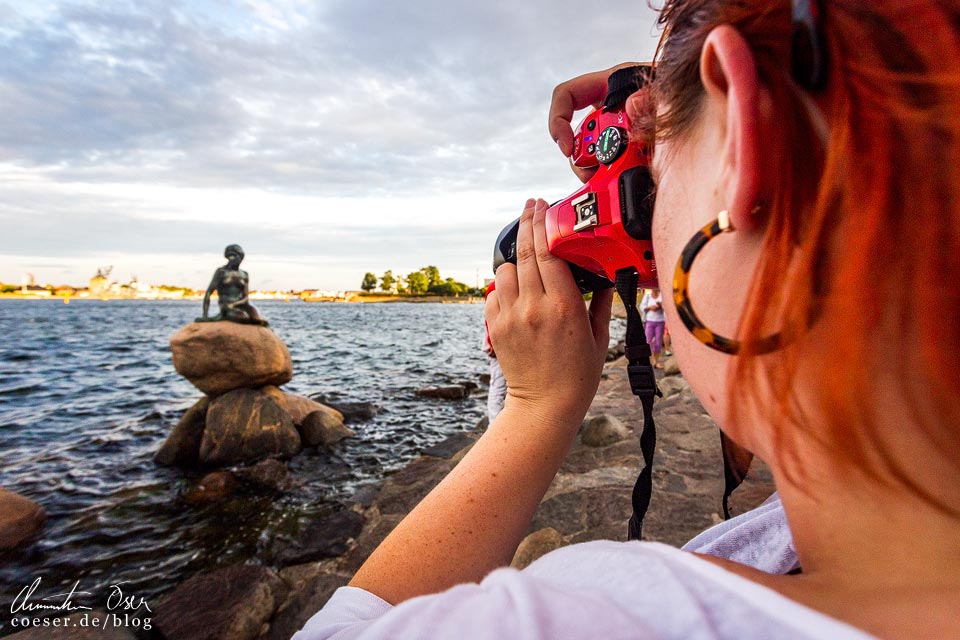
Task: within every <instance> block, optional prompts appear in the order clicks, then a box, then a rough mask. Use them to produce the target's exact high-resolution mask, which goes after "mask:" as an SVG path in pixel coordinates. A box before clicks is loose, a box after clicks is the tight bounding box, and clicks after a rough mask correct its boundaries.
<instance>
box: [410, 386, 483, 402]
mask: <svg viewBox="0 0 960 640" xmlns="http://www.w3.org/2000/svg"><path fill="white" fill-rule="evenodd" d="M417 395H418V396H420V397H421V398H439V399H441V400H463V399H464V398H466V397H468V396H469V395H470V389H467V388H466V387H465V386H463V385H462V384H451V385H447V386H443V387H424V388H423V389H418V390H417Z"/></svg>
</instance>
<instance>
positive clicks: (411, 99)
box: [0, 0, 656, 290]
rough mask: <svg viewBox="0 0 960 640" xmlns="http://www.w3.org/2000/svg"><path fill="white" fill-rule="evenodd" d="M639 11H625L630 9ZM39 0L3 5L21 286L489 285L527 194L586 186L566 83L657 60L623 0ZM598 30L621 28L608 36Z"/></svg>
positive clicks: (4, 220)
mask: <svg viewBox="0 0 960 640" xmlns="http://www.w3.org/2000/svg"><path fill="white" fill-rule="evenodd" d="M618 12H619V13H620V14H621V15H623V16H627V18H625V19H621V20H610V18H609V16H610V15H616V14H617V13H618ZM603 13H604V15H605V16H607V17H603V16H600V15H597V16H594V15H593V14H591V13H590V12H587V11H585V10H584V8H583V6H582V5H581V4H580V3H574V2H572V1H570V0H565V1H562V2H547V1H546V0H537V1H535V2H533V3H525V4H524V5H522V6H516V5H514V4H513V3H508V2H506V1H505V0H497V1H495V2H490V3H484V4H483V5H482V6H477V5H474V4H472V3H467V2H463V1H461V2H446V1H444V2H440V1H438V0H432V1H431V2H429V4H428V6H426V7H425V6H423V5H422V4H418V5H417V6H416V7H407V6H403V5H388V6H381V5H379V4H374V3H372V2H370V1H369V0H357V1H355V2H345V1H335V0H331V1H328V2H309V1H307V0H278V1H276V2H269V3H268V2H262V1H260V0H222V1H221V0H217V1H211V0H201V1H199V2H195V3H189V4H188V3H183V2H173V3H170V2H159V1H157V0H153V1H148V2H143V3H132V2H112V3H109V4H108V5H107V6H102V5H101V4H98V3H94V2H92V0H78V1H76V2H65V1H58V0H39V1H38V2H35V3H31V4H30V5H29V6H26V7H21V6H17V7H14V6H12V5H3V6H0V16H2V17H3V24H4V26H3V27H0V48H2V49H3V56H2V60H3V62H0V90H2V92H3V95H4V104H5V107H4V110H5V116H6V118H7V123H8V124H7V126H6V127H4V130H3V131H2V132H0V149H2V152H3V156H4V160H3V161H2V162H0V225H2V226H3V227H4V229H5V230H7V232H6V233H4V234H3V239H2V240H0V280H2V281H3V282H11V283H19V282H20V281H21V279H22V278H23V274H24V273H32V274H33V275H34V276H35V278H36V280H37V281H44V282H50V283H56V284H61V283H63V284H66V283H82V282H86V281H87V280H88V279H89V278H90V277H91V276H92V275H93V274H94V273H96V270H97V269H98V268H99V267H101V266H104V265H113V266H114V269H115V271H114V274H115V277H116V278H117V279H118V280H120V281H126V280H129V278H130V276H131V275H133V274H136V275H137V276H138V277H139V278H140V279H141V280H142V281H146V282H151V283H161V282H162V283H175V284H177V285H178V286H184V287H193V288H205V287H206V284H207V282H208V281H209V279H210V276H211V275H212V273H213V272H214V270H215V269H216V268H217V267H218V266H220V265H221V263H222V261H223V258H222V257H221V253H222V250H223V247H224V246H226V245H227V244H231V243H238V244H241V245H242V246H243V247H244V249H245V251H246V252H247V259H246V260H245V262H244V269H245V270H247V271H248V272H249V273H250V279H251V288H254V289H259V290H265V289H267V290H269V289H282V290H288V289H305V288H311V289H313V288H317V289H330V290H346V289H356V288H358V287H359V285H360V281H361V279H362V278H363V274H364V273H365V272H366V271H373V272H375V273H377V274H378V275H379V274H382V273H383V271H385V270H387V269H391V270H393V271H394V273H409V272H411V271H415V270H417V269H419V268H420V267H421V266H423V265H424V264H444V265H445V266H446V268H445V270H444V273H445V274H447V275H449V276H450V277H453V278H455V279H456V280H458V281H461V282H464V283H467V284H470V285H473V283H474V282H475V281H476V280H478V279H479V280H481V281H482V280H483V279H484V278H487V277H490V276H491V275H492V272H491V258H492V251H493V242H494V240H495V239H496V236H497V234H498V232H499V231H500V230H501V229H502V227H503V226H504V225H506V224H507V223H508V222H510V221H511V220H513V219H515V218H516V217H517V216H518V215H519V214H520V211H521V209H522V207H523V203H524V201H525V200H526V199H527V198H528V197H543V198H544V199H547V200H556V199H559V198H562V197H564V196H566V195H568V194H569V193H572V192H573V190H574V189H575V188H576V187H577V185H578V184H579V183H578V182H577V180H576V178H575V177H574V176H573V174H572V173H571V172H570V170H569V167H568V163H567V160H566V158H564V157H563V156H562V155H561V154H560V153H559V151H558V150H557V148H556V145H555V144H554V143H553V141H552V140H551V139H550V137H549V134H548V133H547V110H548V106H549V102H550V96H551V92H552V90H553V87H554V86H555V85H556V84H558V83H560V82H562V81H564V80H567V79H569V78H571V77H574V76H576V75H579V74H581V73H585V72H588V71H593V70H597V69H602V68H607V67H609V66H612V65H613V64H616V63H619V62H623V61H626V60H646V59H649V58H650V57H651V56H652V54H653V50H654V48H655V45H656V34H655V29H654V24H655V18H656V15H655V13H654V12H653V11H652V10H651V9H649V8H648V7H646V6H645V5H644V6H635V3H627V2H625V1H624V0H617V1H616V2H615V5H614V6H613V7H607V8H606V10H605V11H604V12H603ZM593 43H599V45H600V46H597V45H594V44H593Z"/></svg>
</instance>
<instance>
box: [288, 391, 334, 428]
mask: <svg viewBox="0 0 960 640" xmlns="http://www.w3.org/2000/svg"><path fill="white" fill-rule="evenodd" d="M284 396H285V399H286V403H285V404H283V405H281V406H283V407H284V408H285V409H286V410H287V412H288V413H289V414H290V417H291V418H293V424H295V425H297V426H298V427H299V426H300V425H302V424H303V421H304V420H306V418H307V416H308V415H310V414H311V413H313V412H314V411H322V412H324V413H327V414H330V415H331V416H333V417H334V418H336V419H337V421H338V422H343V414H342V413H340V412H339V411H337V410H336V409H332V408H330V407H328V406H326V405H323V404H320V403H319V402H317V401H316V400H311V399H310V398H308V397H306V396H298V395H297V394H295V393H284Z"/></svg>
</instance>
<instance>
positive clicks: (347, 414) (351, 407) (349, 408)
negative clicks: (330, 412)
mask: <svg viewBox="0 0 960 640" xmlns="http://www.w3.org/2000/svg"><path fill="white" fill-rule="evenodd" d="M310 399H311V400H316V401H317V402H319V403H321V404H322V405H324V406H327V407H329V408H331V409H334V410H336V411H339V412H340V413H341V414H342V415H343V420H344V422H362V421H364V420H372V419H373V418H374V417H375V416H376V415H377V414H378V413H380V411H381V410H382V409H383V407H381V406H380V405H378V404H375V403H373V402H341V401H339V400H335V399H333V398H331V397H329V396H328V395H327V394H325V393H314V394H311V395H310Z"/></svg>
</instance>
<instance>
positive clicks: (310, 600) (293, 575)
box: [258, 560, 352, 640]
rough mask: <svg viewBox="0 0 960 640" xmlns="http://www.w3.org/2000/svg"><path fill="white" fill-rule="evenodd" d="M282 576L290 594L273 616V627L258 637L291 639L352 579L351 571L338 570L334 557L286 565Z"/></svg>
mask: <svg viewBox="0 0 960 640" xmlns="http://www.w3.org/2000/svg"><path fill="white" fill-rule="evenodd" d="M280 577H281V578H282V579H283V581H284V582H286V583H287V585H288V586H289V587H290V592H289V595H288V596H287V599H286V601H285V602H284V603H283V604H281V605H280V607H279V608H278V609H277V613H276V614H275V615H274V616H273V619H272V620H270V629H269V630H267V633H266V634H265V635H263V636H262V637H261V638H260V639H258V640H290V637H291V636H293V634H295V633H296V632H297V631H299V630H300V629H302V628H303V625H304V624H306V622H307V620H309V619H310V618H311V617H313V614H315V613H316V612H317V611H319V610H320V609H322V608H323V605H325V604H326V603H327V600H329V599H330V596H332V595H333V592H334V591H336V590H337V589H339V588H340V587H342V586H345V585H346V584H347V583H348V582H350V578H351V577H352V574H350V573H344V572H340V571H338V570H337V568H336V566H335V561H334V560H327V561H325V562H310V563H307V564H301V565H296V566H293V567H287V568H286V569H283V570H281V571H280Z"/></svg>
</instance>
